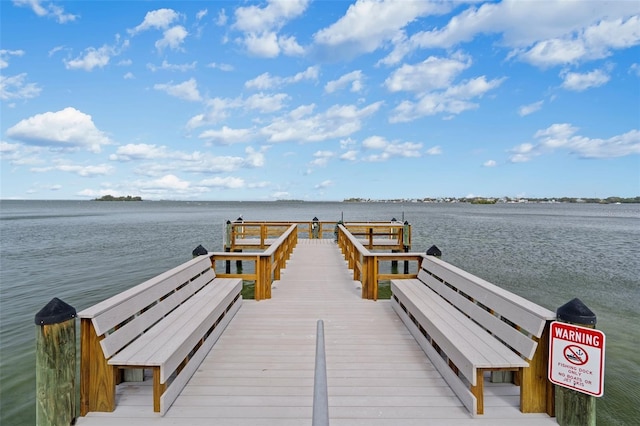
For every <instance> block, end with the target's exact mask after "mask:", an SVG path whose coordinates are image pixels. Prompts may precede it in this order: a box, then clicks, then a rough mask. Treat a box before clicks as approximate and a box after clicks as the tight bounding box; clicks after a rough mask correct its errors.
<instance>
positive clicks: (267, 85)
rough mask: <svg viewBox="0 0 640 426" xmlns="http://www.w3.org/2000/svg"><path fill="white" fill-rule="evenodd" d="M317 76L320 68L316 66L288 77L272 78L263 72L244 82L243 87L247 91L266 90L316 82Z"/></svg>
mask: <svg viewBox="0 0 640 426" xmlns="http://www.w3.org/2000/svg"><path fill="white" fill-rule="evenodd" d="M319 75H320V67H319V66H317V65H315V66H310V67H308V68H307V69H306V70H304V71H301V72H299V73H297V74H295V75H292V76H289V77H277V76H272V75H271V74H269V73H268V72H265V73H262V74H260V75H259V76H257V77H256V78H254V79H252V80H248V81H246V82H245V83H244V86H245V87H246V88H247V89H256V90H268V89H273V88H276V87H281V86H284V85H287V84H293V83H299V82H301V81H304V80H311V81H317V80H318V77H319Z"/></svg>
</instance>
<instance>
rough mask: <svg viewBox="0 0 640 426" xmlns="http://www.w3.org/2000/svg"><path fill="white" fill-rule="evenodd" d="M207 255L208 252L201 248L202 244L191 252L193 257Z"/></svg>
mask: <svg viewBox="0 0 640 426" xmlns="http://www.w3.org/2000/svg"><path fill="white" fill-rule="evenodd" d="M207 253H209V252H208V251H207V249H206V248H204V247H202V244H200V245H199V246H198V247H196V248H194V249H193V251H192V252H191V254H193V255H194V256H203V255H206V254H207Z"/></svg>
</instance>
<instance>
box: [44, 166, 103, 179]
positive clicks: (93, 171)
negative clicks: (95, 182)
mask: <svg viewBox="0 0 640 426" xmlns="http://www.w3.org/2000/svg"><path fill="white" fill-rule="evenodd" d="M113 170H114V169H113V166H110V165H108V164H99V165H97V166H81V165H77V164H56V165H54V166H48V167H33V168H31V171H32V172H34V173H46V172H51V171H59V172H65V173H73V174H76V175H78V176H82V177H94V176H104V175H108V174H111V173H113Z"/></svg>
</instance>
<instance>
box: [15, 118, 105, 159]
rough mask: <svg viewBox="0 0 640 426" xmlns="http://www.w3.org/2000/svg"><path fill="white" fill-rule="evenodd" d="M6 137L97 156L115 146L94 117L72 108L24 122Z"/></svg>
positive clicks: (17, 125) (28, 143) (29, 143)
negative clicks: (107, 148) (105, 147)
mask: <svg viewBox="0 0 640 426" xmlns="http://www.w3.org/2000/svg"><path fill="white" fill-rule="evenodd" d="M6 134H7V136H8V137H9V138H11V139H14V140H17V141H20V142H22V143H24V144H27V145H36V146H46V147H50V148H72V149H78V148H86V149H88V150H89V151H91V152H96V153H97V152H100V148H101V146H102V145H108V144H110V143H111V141H110V140H109V138H108V137H107V136H106V135H105V133H104V132H102V131H100V130H98V128H97V127H96V126H95V124H94V123H93V120H92V118H91V116H90V115H88V114H85V113H83V112H81V111H78V110H77V109H75V108H72V107H67V108H65V109H63V110H61V111H57V112H46V113H43V114H36V115H34V116H32V117H29V118H26V119H24V120H21V121H20V122H19V123H18V124H16V125H15V126H13V127H11V128H9V129H8V130H7V133H6Z"/></svg>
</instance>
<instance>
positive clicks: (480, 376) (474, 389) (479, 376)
mask: <svg viewBox="0 0 640 426" xmlns="http://www.w3.org/2000/svg"><path fill="white" fill-rule="evenodd" d="M471 393H472V394H473V396H475V397H476V400H477V401H478V412H477V413H476V414H484V370H483V369H481V368H478V369H476V385H475V386H473V385H471Z"/></svg>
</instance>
